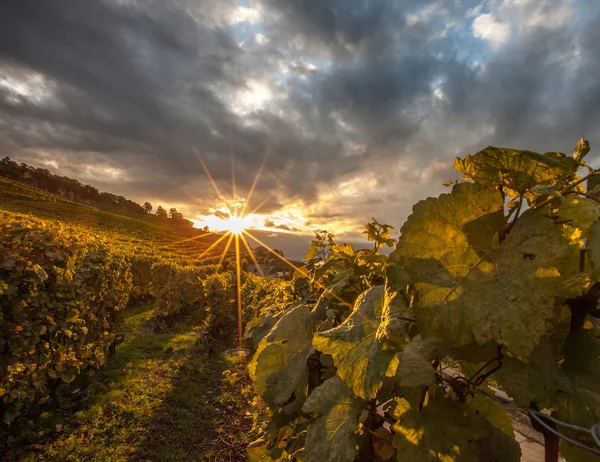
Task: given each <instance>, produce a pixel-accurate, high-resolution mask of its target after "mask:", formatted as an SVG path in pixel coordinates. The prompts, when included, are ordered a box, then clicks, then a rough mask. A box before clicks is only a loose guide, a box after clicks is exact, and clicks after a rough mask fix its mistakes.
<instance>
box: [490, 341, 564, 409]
mask: <svg viewBox="0 0 600 462" xmlns="http://www.w3.org/2000/svg"><path fill="white" fill-rule="evenodd" d="M502 363H503V364H502V367H501V368H500V370H499V371H498V372H496V373H495V374H494V378H495V379H496V380H497V381H498V383H499V384H500V386H501V387H502V389H503V390H504V391H505V392H506V393H508V395H509V396H510V397H511V398H512V399H513V400H514V401H515V402H516V403H517V404H518V405H520V406H529V403H531V402H532V401H535V402H536V403H537V404H538V405H539V406H547V405H548V404H549V401H550V399H551V398H552V397H553V396H554V394H555V393H556V392H557V391H558V390H560V389H564V388H566V387H568V386H569V382H568V380H567V378H566V376H565V374H564V373H563V372H562V371H561V370H560V368H559V367H558V365H557V359H556V357H555V355H554V352H553V350H552V345H551V343H550V340H549V338H548V337H542V338H541V339H540V342H539V343H538V345H537V346H536V347H535V349H534V351H533V353H532V355H531V357H530V358H529V361H528V362H525V361H521V360H519V359H517V358H514V357H512V356H506V357H505V358H504V360H503V362H502Z"/></svg>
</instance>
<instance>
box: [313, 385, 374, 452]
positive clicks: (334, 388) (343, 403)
mask: <svg viewBox="0 0 600 462" xmlns="http://www.w3.org/2000/svg"><path fill="white" fill-rule="evenodd" d="M363 405H364V401H362V400H360V399H357V398H356V397H355V396H354V395H353V393H352V390H350V389H349V388H348V386H347V385H346V384H345V383H344V382H343V381H342V379H340V378H339V377H337V376H336V377H332V378H330V379H328V380H326V381H325V382H323V384H322V385H320V386H319V387H317V388H315V389H314V390H313V392H312V393H311V394H310V395H309V397H308V398H307V400H306V401H305V403H304V406H302V411H303V412H306V413H312V412H314V413H318V414H320V417H319V418H318V419H317V420H316V421H315V422H314V423H313V424H312V425H311V426H310V428H309V429H308V435H307V437H306V451H305V456H304V460H305V461H306V462H312V461H316V462H322V461H324V460H327V461H331V462H338V461H339V462H346V461H351V460H354V458H355V457H356V454H357V445H356V441H355V439H354V434H355V432H356V430H357V427H358V424H359V419H360V415H361V413H362V410H363Z"/></svg>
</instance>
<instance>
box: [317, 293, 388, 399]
mask: <svg viewBox="0 0 600 462" xmlns="http://www.w3.org/2000/svg"><path fill="white" fill-rule="evenodd" d="M383 301H384V289H383V286H378V287H373V288H372V289H369V290H367V291H366V292H363V293H362V294H361V295H360V296H359V297H358V299H357V300H356V303H355V305H354V311H353V312H352V314H350V316H348V319H346V320H345V321H344V322H343V323H342V324H341V325H340V326H338V327H336V328H335V329H331V330H328V331H325V332H320V333H317V334H316V335H315V337H314V339H313V346H314V347H315V349H317V350H319V351H321V352H323V353H326V354H328V355H331V356H332V357H333V362H334V364H335V366H336V367H337V368H338V370H337V374H338V376H339V377H340V378H341V379H342V380H343V381H344V382H346V384H347V385H348V386H349V387H350V388H351V389H352V391H353V392H354V394H355V395H356V396H359V397H361V398H363V399H371V398H374V397H375V395H376V394H377V391H378V390H379V388H380V387H381V384H382V382H381V381H382V379H383V377H384V376H385V373H386V371H387V369H388V366H389V364H390V361H392V359H393V358H394V353H393V352H391V351H382V349H381V347H380V345H379V343H378V342H377V339H376V334H377V329H378V328H379V324H380V322H381V315H382V309H383Z"/></svg>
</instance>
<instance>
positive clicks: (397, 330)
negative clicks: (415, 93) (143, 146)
mask: <svg viewBox="0 0 600 462" xmlns="http://www.w3.org/2000/svg"><path fill="white" fill-rule="evenodd" d="M589 150H590V147H589V144H588V143H587V141H585V140H581V141H580V142H579V143H578V144H577V146H576V149H575V151H574V153H573V155H571V156H567V155H565V154H562V153H556V152H550V153H545V154H538V153H534V152H529V151H516V150H510V149H503V148H495V147H488V148H486V149H484V150H482V151H480V152H478V153H477V154H475V155H467V156H466V157H464V158H457V159H456V161H455V165H454V167H455V170H456V171H457V172H458V173H459V174H460V175H461V177H462V178H461V179H460V180H458V181H455V182H448V183H446V184H445V186H447V187H449V188H451V189H450V190H449V191H448V192H447V193H444V194H442V195H440V196H439V197H435V198H428V199H425V200H423V201H420V202H418V203H417V204H416V205H415V206H414V208H413V211H412V214H411V215H410V216H409V217H408V219H407V220H406V222H405V223H404V225H403V226H402V228H401V229H400V236H399V238H398V239H395V238H394V237H393V235H392V233H393V232H394V230H393V228H392V227H391V226H389V225H386V224H381V223H379V222H377V220H375V219H373V220H372V222H370V223H367V224H366V225H365V231H364V234H365V236H366V238H367V239H368V241H369V242H371V243H372V248H369V249H355V248H353V247H352V246H351V245H349V244H344V243H341V242H337V241H336V238H335V236H334V235H333V234H331V233H328V232H325V231H324V232H320V233H317V234H316V236H315V239H314V240H313V241H312V243H311V246H310V248H309V249H308V252H307V254H306V257H305V259H306V265H305V266H304V267H302V268H297V269H296V272H295V275H294V278H293V280H292V281H282V280H272V279H271V280H269V279H264V278H261V277H257V276H254V275H251V274H247V273H243V274H242V281H241V283H242V285H241V287H240V288H239V289H240V293H241V300H242V306H243V307H244V311H243V323H244V326H245V335H244V338H245V342H246V345H245V346H246V347H247V348H248V349H250V350H251V357H250V361H249V363H248V364H247V369H246V362H245V361H244V359H242V358H233V359H231V358H230V359H227V358H225V359H223V357H221V356H220V355H219V353H220V352H221V351H222V350H223V349H226V348H230V347H232V346H233V345H234V342H235V340H236V328H237V318H236V277H235V276H236V275H235V271H233V270H232V269H231V265H232V264H233V265H234V263H230V264H223V262H219V261H217V260H218V258H215V256H217V255H218V254H220V253H221V252H222V249H221V248H218V247H217V246H215V249H214V252H215V253H214V254H211V253H208V252H207V249H209V246H210V243H213V242H215V241H216V240H215V239H214V238H212V237H211V236H201V235H197V236H192V235H183V234H182V233H181V232H178V231H175V230H173V229H169V228H167V227H160V226H158V225H155V224H152V223H145V222H144V221H143V220H136V219H133V218H128V217H122V216H118V215H113V214H110V213H107V212H101V211H98V210H96V209H94V208H92V207H88V206H85V205H81V204H74V203H71V202H69V201H66V200H64V199H61V198H57V197H55V196H52V195H50V194H46V193H43V192H40V191H37V190H34V189H32V188H29V187H27V186H24V185H20V184H17V183H14V184H13V183H12V182H10V181H8V180H3V179H0V188H2V189H0V192H1V193H2V197H3V203H2V204H0V207H1V209H0V256H1V259H0V305H1V307H2V312H1V317H0V323H1V326H2V330H1V332H0V342H1V347H2V352H3V353H2V359H1V361H0V397H1V399H2V401H1V404H0V417H1V419H2V430H1V434H0V439H1V444H2V446H0V447H2V448H3V451H4V453H5V454H6V456H5V458H6V459H7V460H8V459H11V458H13V459H23V460H25V459H26V460H42V459H43V460H93V458H94V457H101V458H102V459H103V460H245V459H246V458H247V459H249V460H251V461H263V462H269V461H283V460H290V461H294V460H295V461H307V462H312V461H341V462H345V461H354V460H357V461H363V460H364V461H387V460H399V461H436V460H439V461H518V460H520V458H521V449H520V446H519V443H518V442H517V440H516V439H515V432H514V429H513V422H512V420H511V417H510V415H509V411H508V409H510V408H514V409H518V410H520V411H521V412H523V413H524V415H526V416H528V418H530V419H531V423H532V425H533V428H534V429H535V430H537V431H539V432H541V434H542V435H543V438H544V440H545V452H546V461H558V460H559V456H560V457H564V459H566V460H567V461H569V462H571V461H588V460H589V461H600V427H599V423H600V323H599V322H598V319H599V318H600V310H599V308H598V302H599V300H600V279H599V275H600V273H599V271H600V172H598V171H596V170H594V169H593V168H592V167H590V166H589V165H587V164H586V162H585V160H584V159H585V156H586V155H587V154H588V152H589ZM24 211H27V212H28V214H27V215H25V214H23V212H24ZM194 237H197V238H196V239H194ZM211 239H212V240H211ZM386 246H387V247H391V248H393V251H392V253H391V254H390V255H389V256H386V255H383V254H382V253H381V252H380V251H381V249H382V248H383V247H386ZM202 254H204V255H205V256H206V258H202V259H200V258H196V257H197V256H198V255H202ZM242 257H244V256H242ZM207 258H208V259H207ZM226 263H227V262H226ZM246 370H247V373H246ZM82 395H85V396H92V399H91V400H88V399H87V398H86V399H85V400H84V399H80V397H81V396H82ZM213 395H214V396H213ZM78 400H79V401H80V402H78ZM73 414H74V415H76V418H77V419H78V420H77V421H75V422H74V421H73V420H72V418H71V420H65V422H66V423H65V424H64V426H65V429H66V427H67V426H68V431H65V429H63V424H62V423H59V421H58V420H56V419H57V418H64V419H67V417H66V416H67V415H73ZM52 419H55V420H52ZM44 421H46V423H44ZM48 422H50V424H48ZM61 422H62V421H61Z"/></svg>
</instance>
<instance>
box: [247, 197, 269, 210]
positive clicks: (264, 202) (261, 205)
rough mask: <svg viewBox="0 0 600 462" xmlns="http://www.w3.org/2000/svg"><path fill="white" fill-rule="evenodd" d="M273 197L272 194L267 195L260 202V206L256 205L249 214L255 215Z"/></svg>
mask: <svg viewBox="0 0 600 462" xmlns="http://www.w3.org/2000/svg"><path fill="white" fill-rule="evenodd" d="M271 199H273V195H272V194H271V195H270V196H269V197H267V198H266V199H265V200H264V201H262V202H261V203H260V204H258V206H257V207H255V208H254V210H252V211H251V212H250V213H249V214H248V215H254V214H255V213H257V212H258V211H259V210H260V209H261V208H262V207H263V206H264V205H265V204H266V203H267V202H269V201H270V200H271Z"/></svg>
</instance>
